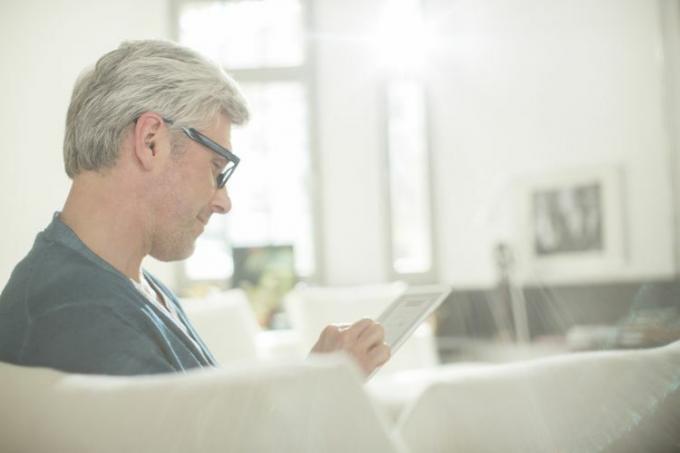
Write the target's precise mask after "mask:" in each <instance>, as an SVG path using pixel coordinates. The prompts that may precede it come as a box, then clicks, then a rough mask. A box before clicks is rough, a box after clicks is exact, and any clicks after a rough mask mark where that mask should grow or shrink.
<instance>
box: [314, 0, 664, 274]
mask: <svg viewBox="0 0 680 453" xmlns="http://www.w3.org/2000/svg"><path fill="white" fill-rule="evenodd" d="M318 3H320V4H321V5H322V7H321V8H317V10H319V11H317V13H318V15H319V25H320V27H321V30H320V32H321V36H325V38H324V39H322V40H321V42H320V44H319V45H320V48H321V52H320V54H321V56H320V68H319V74H320V77H319V79H320V80H319V88H320V108H319V111H320V123H321V134H320V136H321V150H322V164H323V169H324V173H323V174H322V177H323V178H322V182H323V183H324V184H325V186H324V188H325V192H324V193H325V200H324V206H325V209H326V210H325V216H324V223H325V225H326V226H327V228H326V230H325V244H326V250H325V252H326V268H327V271H328V272H327V274H328V275H327V276H328V280H329V282H330V283H338V284H341V283H362V282H368V281H372V280H378V279H380V278H384V277H385V275H386V274H387V269H386V265H387V262H386V259H385V256H386V250H385V241H384V240H383V239H382V237H383V236H384V228H385V218H384V208H383V207H384V200H382V199H381V198H380V194H381V192H380V183H381V181H380V178H379V175H381V172H382V171H383V168H382V167H381V165H382V160H381V159H380V157H379V155H380V153H381V149H380V146H381V137H380V135H379V134H380V132H381V128H380V127H379V122H378V121H377V120H376V115H377V111H378V110H377V109H378V107H379V106H378V98H377V94H376V93H377V90H378V86H377V83H378V81H377V77H376V75H375V67H374V66H373V60H372V59H371V56H370V55H368V54H367V53H366V52H367V49H366V48H365V46H364V47H362V45H360V44H359V43H358V42H357V41H356V40H354V41H353V40H350V39H344V40H337V39H336V40H333V39H331V38H330V37H329V36H328V35H330V36H336V37H338V32H339V33H340V37H342V35H343V34H346V33H354V34H355V35H361V34H366V33H367V32H368V31H370V28H371V26H374V24H375V20H374V19H375V11H376V10H377V9H378V6H377V3H379V2H361V1H358V0H355V1H351V2H342V5H337V4H336V2H333V1H331V0H325V1H320V2H318ZM366 3H370V5H367V4H366ZM426 4H427V5H428V9H429V10H430V13H431V15H432V17H436V18H437V24H438V26H437V29H438V33H439V35H440V39H439V47H438V49H437V50H436V51H435V55H434V58H433V59H432V67H431V71H430V73H429V77H428V85H429V90H430V95H431V96H430V105H431V109H430V121H431V127H430V130H431V131H432V137H431V140H432V152H433V159H434V160H433V164H434V165H433V167H434V170H435V171H434V174H433V178H434V184H435V187H436V191H435V196H436V201H437V204H436V209H435V216H436V221H437V226H436V230H437V231H438V236H437V252H438V256H439V262H440V269H439V277H440V279H441V280H443V281H447V282H450V283H453V284H456V285H459V286H480V285H487V284H490V283H493V281H494V279H495V271H494V266H493V262H492V260H491V248H492V246H493V244H494V243H495V242H496V241H498V240H500V239H510V238H512V237H513V236H514V232H513V230H514V223H515V219H514V211H513V208H512V204H511V203H512V200H511V197H510V194H511V193H512V191H511V189H512V182H513V181H514V180H516V179H518V178H521V177H522V176H523V175H526V174H536V173H538V174H540V173H543V172H546V171H556V170H557V171H559V169H561V168H573V167H582V166H590V165H595V164H604V165H619V166H621V167H622V168H623V169H624V173H625V179H626V180H625V184H626V192H625V193H624V196H625V197H626V208H627V210H626V219H625V220H626V224H627V225H626V227H627V229H628V232H629V240H628V254H629V259H628V261H626V262H625V263H624V264H623V265H621V266H620V267H618V268H612V269H609V270H606V271H603V272H600V273H599V274H598V275H583V276H582V277H583V278H584V279H592V280H617V279H628V278H644V277H662V276H668V275H671V274H672V273H673V272H674V262H673V249H672V244H673V221H672V217H673V210H672V199H671V184H670V178H671V170H670V169H669V164H670V161H669V153H670V145H669V137H668V131H667V130H666V129H665V126H666V124H665V121H666V117H665V114H666V111H665V105H664V96H665V95H666V93H665V92H664V84H663V75H664V60H663V42H662V39H661V31H660V18H659V11H658V4H657V3H656V2H652V1H648V2H640V1H637V0H625V1H624V0H598V1H592V0H574V1H572V0H568V1H567V0H563V1H551V2H546V1H544V0H514V1H506V0H488V1H484V2H479V1H475V0H456V1H449V0H431V1H428V2H426ZM405 32H408V31H407V30H405ZM344 37H345V38H347V37H348V36H347V35H345V36H344Z"/></svg>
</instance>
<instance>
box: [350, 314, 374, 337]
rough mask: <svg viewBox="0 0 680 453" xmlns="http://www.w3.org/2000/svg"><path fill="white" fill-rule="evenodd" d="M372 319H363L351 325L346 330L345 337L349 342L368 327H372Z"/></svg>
mask: <svg viewBox="0 0 680 453" xmlns="http://www.w3.org/2000/svg"><path fill="white" fill-rule="evenodd" d="M374 324H375V323H374V322H373V320H372V319H368V318H364V319H362V320H359V321H357V322H355V323H354V324H352V325H351V326H350V328H349V329H347V331H346V332H347V337H348V339H349V340H352V341H354V340H356V339H357V338H359V336H360V335H361V334H362V333H363V332H364V331H365V330H366V329H368V328H369V327H371V326H372V325H374Z"/></svg>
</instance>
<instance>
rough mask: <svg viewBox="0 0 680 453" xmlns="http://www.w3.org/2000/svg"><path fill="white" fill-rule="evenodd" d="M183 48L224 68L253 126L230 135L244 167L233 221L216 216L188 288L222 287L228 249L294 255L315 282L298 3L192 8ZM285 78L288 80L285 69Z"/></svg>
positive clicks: (190, 266) (188, 268)
mask: <svg viewBox="0 0 680 453" xmlns="http://www.w3.org/2000/svg"><path fill="white" fill-rule="evenodd" d="M179 11H180V17H179V22H180V27H179V31H180V36H179V40H180V42H181V43H182V44H184V45H187V46H189V47H192V48H194V49H196V50H198V51H200V52H201V53H203V54H205V55H207V56H209V57H211V58H213V59H214V60H216V61H218V62H220V63H221V64H222V65H223V66H224V67H225V69H226V70H227V71H228V72H229V73H231V74H232V75H233V76H234V78H235V79H236V80H237V81H238V82H239V84H240V85H241V88H242V89H243V91H244V94H245V96H246V98H247V100H248V103H249V106H250V109H251V121H250V122H249V123H248V124H247V125H246V126H245V127H243V128H240V127H235V128H234V129H233V131H232V144H233V146H234V152H235V153H236V154H237V155H238V156H239V157H241V163H240V165H239V167H238V169H237V171H236V172H235V174H234V176H233V177H232V178H231V179H230V180H229V184H228V190H229V195H230V197H231V199H232V204H233V207H232V211H231V212H230V213H229V214H228V215H226V216H219V215H216V216H213V217H212V218H211V221H210V224H209V225H208V227H207V228H206V230H205V232H204V233H203V235H202V236H201V237H200V238H199V239H198V241H197V242H196V250H195V252H194V254H193V255H192V256H191V257H190V258H189V259H188V260H187V261H186V264H185V272H186V277H187V278H188V279H189V280H226V279H228V278H230V277H231V276H232V274H233V260H232V255H231V247H256V246H267V245H292V246H293V247H294V254H295V267H296V273H297V274H298V275H299V276H301V277H309V276H312V275H313V274H314V273H315V270H316V261H315V247H314V230H313V225H314V222H313V209H312V203H311V194H312V187H311V186H312V184H311V164H310V144H309V121H308V119H309V114H308V105H309V92H308V88H307V86H308V85H307V83H306V73H307V71H306V69H305V66H304V65H305V58H304V57H305V53H304V42H303V35H304V27H303V8H302V6H301V2H300V1H294V0H276V1H273V0H272V1H270V0H258V1H190V2H184V3H182V4H181V5H180V8H179ZM282 68H284V69H285V70H284V71H283V72H282V71H281V69H282Z"/></svg>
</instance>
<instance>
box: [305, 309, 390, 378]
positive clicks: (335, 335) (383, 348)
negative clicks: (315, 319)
mask: <svg viewBox="0 0 680 453" xmlns="http://www.w3.org/2000/svg"><path fill="white" fill-rule="evenodd" d="M384 340H385V329H383V326H381V325H380V324H378V323H376V322H375V321H373V320H371V319H362V320H361V321H357V322H355V323H354V324H352V325H351V326H348V325H340V326H335V325H330V326H328V327H326V328H325V329H324V330H323V332H321V335H320V336H319V340H318V341H317V342H316V344H315V345H314V347H313V348H312V353H324V352H335V351H345V352H347V353H348V354H349V355H350V356H351V357H352V358H353V359H354V360H355V361H356V362H357V364H358V365H359V367H360V368H361V370H362V371H363V372H364V373H365V374H366V376H369V375H370V374H371V373H372V372H373V371H374V370H375V369H376V368H377V367H379V366H381V365H383V364H384V363H385V362H387V361H388V360H389V358H390V354H391V352H390V347H389V346H387V345H386V344H385V342H384Z"/></svg>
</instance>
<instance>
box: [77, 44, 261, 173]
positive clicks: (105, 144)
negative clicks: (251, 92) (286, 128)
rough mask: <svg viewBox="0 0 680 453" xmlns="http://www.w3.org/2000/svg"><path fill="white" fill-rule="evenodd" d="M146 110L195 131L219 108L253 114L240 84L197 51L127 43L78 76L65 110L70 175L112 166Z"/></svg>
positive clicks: (235, 114)
mask: <svg viewBox="0 0 680 453" xmlns="http://www.w3.org/2000/svg"><path fill="white" fill-rule="evenodd" d="M144 112H157V113H159V114H161V115H163V116H164V117H165V118H170V119H172V120H173V121H174V125H175V126H177V125H186V126H192V127H196V128H202V127H206V126H208V125H209V122H210V121H213V120H214V119H215V118H216V117H217V115H218V114H220V113H222V114H224V115H226V116H227V117H228V118H229V119H230V121H231V122H232V123H233V124H236V125H239V124H243V123H245V122H246V121H248V117H249V113H248V107H247V104H246V101H245V98H244V97H243V95H242V94H241V91H240V89H239V88H238V85H237V84H236V82H235V81H234V80H233V79H232V78H231V77H229V76H228V75H227V74H226V73H225V72H224V70H223V69H222V68H221V67H220V66H218V65H217V64H215V63H213V62H211V61H209V60H208V59H206V58H205V57H203V56H201V55H200V54H198V53H197V52H195V51H193V50H191V49H188V48H186V47H182V46H179V45H177V44H174V43H171V42H167V41H128V42H123V43H122V44H121V45H120V46H119V47H118V48H117V49H115V50H113V51H111V52H109V53H107V54H105V55H104V56H102V57H101V58H100V59H99V61H97V63H96V65H95V66H94V68H90V69H88V70H86V71H85V72H84V73H83V74H81V76H80V77H79V78H78V80H77V81H76V84H75V87H74V88H73V95H72V96H71V104H70V106H69V108H68V113H67V115H66V131H65V136H64V166H65V169H66V174H67V175H68V176H69V177H70V178H73V177H74V176H76V175H78V174H79V173H80V172H81V171H84V170H95V171H97V170H101V169H105V168H110V167H112V166H113V165H114V164H115V162H116V160H117V158H118V150H119V147H120V144H121V140H122V138H123V134H124V133H125V132H126V130H128V127H130V126H131V125H132V124H133V123H134V121H135V120H136V119H137V117H139V115H141V114H142V113H144Z"/></svg>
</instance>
